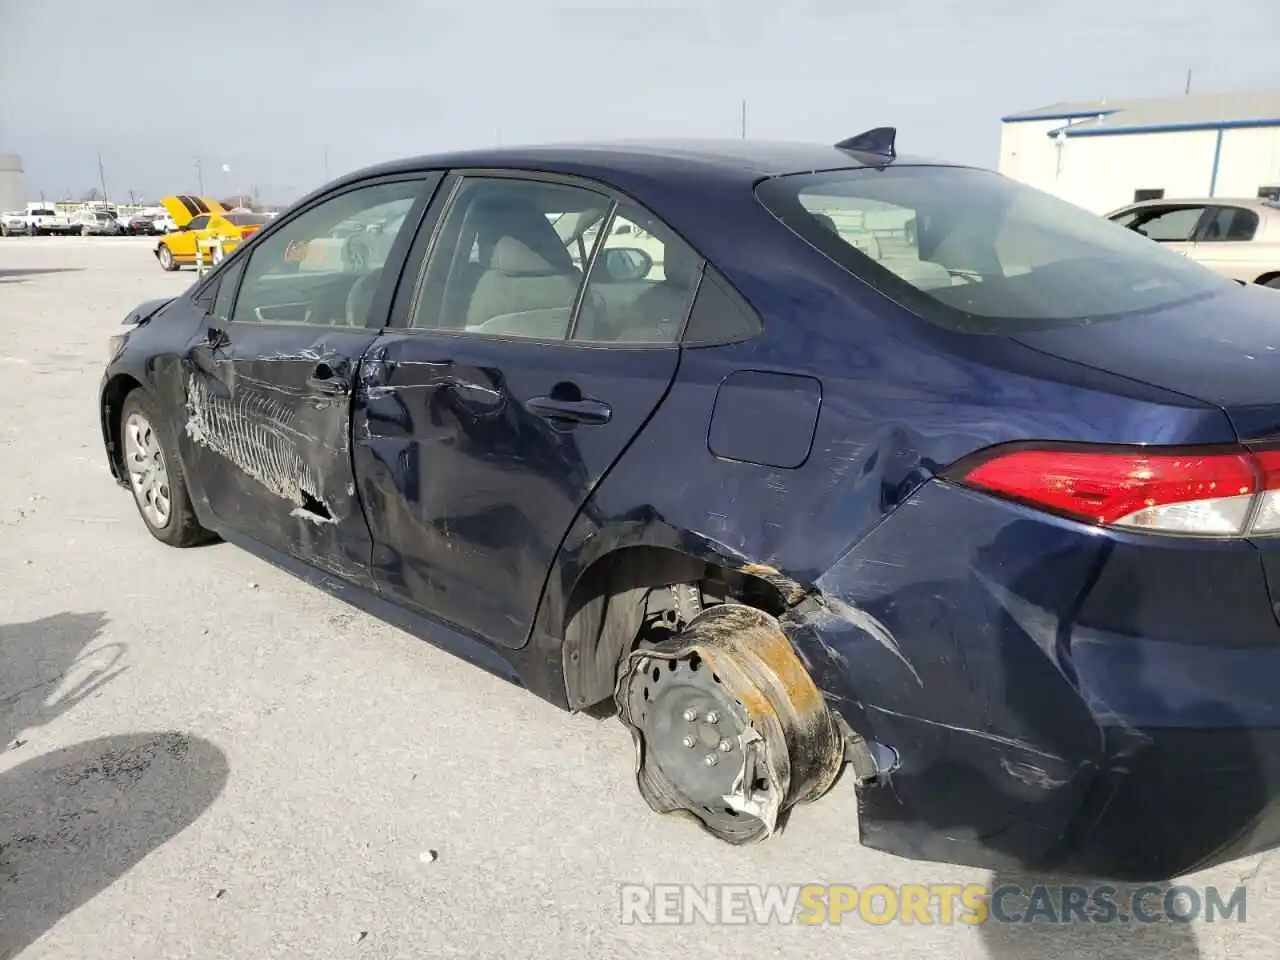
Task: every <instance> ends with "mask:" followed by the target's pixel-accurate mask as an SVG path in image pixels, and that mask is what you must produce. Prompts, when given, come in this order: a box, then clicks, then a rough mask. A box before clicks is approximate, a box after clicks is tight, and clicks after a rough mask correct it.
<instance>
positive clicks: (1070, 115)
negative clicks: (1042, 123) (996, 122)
mask: <svg viewBox="0 0 1280 960" xmlns="http://www.w3.org/2000/svg"><path fill="white" fill-rule="evenodd" d="M1123 110H1124V108H1123V107H1113V108H1108V109H1098V110H1066V111H1063V112H1061V113H1043V112H1037V113H1011V114H1009V116H1007V117H1001V118H1000V122H1001V123H1028V122H1030V121H1033V120H1087V119H1091V118H1093V117H1109V116H1111V115H1112V114H1113V113H1121V112H1122V111H1123Z"/></svg>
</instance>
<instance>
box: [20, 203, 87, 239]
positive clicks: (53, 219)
mask: <svg viewBox="0 0 1280 960" xmlns="http://www.w3.org/2000/svg"><path fill="white" fill-rule="evenodd" d="M22 220H23V224H24V226H25V232H26V234H27V235H28V236H37V235H40V234H50V233H62V234H67V233H73V232H75V228H74V227H73V226H72V224H71V221H70V219H68V218H67V217H65V216H63V215H62V214H60V213H58V211H57V210H55V209H54V208H53V207H48V206H29V207H27V212H26V213H25V214H23V217H22Z"/></svg>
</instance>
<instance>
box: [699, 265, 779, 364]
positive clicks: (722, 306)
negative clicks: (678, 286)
mask: <svg viewBox="0 0 1280 960" xmlns="http://www.w3.org/2000/svg"><path fill="white" fill-rule="evenodd" d="M763 329H764V327H763V324H761V322H760V317H759V315H757V314H756V312H755V311H754V310H753V309H751V307H750V306H749V305H748V304H747V302H746V301H745V300H744V299H743V298H742V297H741V296H740V295H739V294H738V292H737V291H736V290H734V289H733V287H731V286H730V285H729V283H728V281H727V280H725V279H724V277H722V276H720V272H719V271H718V270H716V269H715V268H714V267H711V266H708V267H706V269H705V270H704V271H703V274H702V282H701V283H700V284H698V296H697V298H696V299H695V300H694V301H693V310H692V311H691V312H690V313H689V323H688V325H687V326H686V327H685V331H684V345H685V346H686V347H705V346H712V345H714V344H719V343H736V342H738V341H741V340H750V339H751V338H752V337H754V336H755V335H756V334H758V333H760V332H761V330H763Z"/></svg>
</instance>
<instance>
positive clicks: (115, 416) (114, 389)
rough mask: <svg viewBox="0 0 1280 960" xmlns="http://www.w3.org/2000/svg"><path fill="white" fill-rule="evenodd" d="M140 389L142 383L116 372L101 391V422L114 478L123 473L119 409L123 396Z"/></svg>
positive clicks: (125, 374)
mask: <svg viewBox="0 0 1280 960" xmlns="http://www.w3.org/2000/svg"><path fill="white" fill-rule="evenodd" d="M140 389H142V384H141V383H139V382H138V381H137V380H135V379H134V378H133V377H131V376H129V375H128V374H127V373H118V374H116V375H115V376H114V377H112V378H111V379H110V380H109V381H107V386H106V388H105V389H104V390H103V391H102V422H103V424H104V425H105V427H106V432H107V453H108V455H109V456H110V457H111V462H112V464H114V466H115V469H116V478H117V479H119V478H120V477H122V476H123V475H124V455H123V453H122V452H121V445H120V411H121V410H122V409H123V407H124V401H125V397H127V396H129V394H131V393H132V392H133V391H134V390H140Z"/></svg>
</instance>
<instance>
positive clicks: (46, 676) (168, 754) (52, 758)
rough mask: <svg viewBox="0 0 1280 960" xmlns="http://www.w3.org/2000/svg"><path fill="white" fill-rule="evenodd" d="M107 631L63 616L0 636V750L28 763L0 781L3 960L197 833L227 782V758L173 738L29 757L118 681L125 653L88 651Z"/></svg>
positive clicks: (103, 743)
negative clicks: (183, 834)
mask: <svg viewBox="0 0 1280 960" xmlns="http://www.w3.org/2000/svg"><path fill="white" fill-rule="evenodd" d="M105 624H106V618H105V616H103V614H101V613H86V614H73V613H62V614H57V615H55V616H51V617H44V618H42V619H40V620H34V621H30V622H27V623H17V624H6V625H0V737H3V740H2V741H0V750H3V751H4V752H5V760H6V761H11V760H12V759H13V758H14V757H16V756H20V755H23V754H24V753H30V754H32V756H31V757H30V759H26V760H25V761H24V762H21V763H19V764H18V765H17V766H14V767H10V768H9V769H5V770H3V771H0V960H9V958H11V957H16V956H17V955H18V954H19V953H21V952H22V951H23V950H25V949H26V948H27V947H28V946H30V945H31V944H32V943H33V942H34V941H35V940H37V939H39V938H40V937H41V936H43V935H44V933H46V932H47V931H48V930H49V929H50V928H51V927H53V926H54V925H55V924H56V923H57V922H58V921H59V920H61V919H62V918H63V917H64V916H66V915H67V914H69V913H70V912H71V911H73V910H75V909H76V908H77V907H79V906H81V905H82V904H84V903H86V902H87V901H89V900H90V899H92V898H93V897H94V896H96V895H97V894H98V893H100V892H101V891H102V890H104V889H106V888H107V887H108V886H110V885H111V884H112V883H114V882H115V880H117V879H118V878H119V877H121V876H122V875H123V874H124V873H125V872H126V871H128V870H129V869H130V868H132V867H133V866H134V865H136V864H137V863H138V862H139V861H141V860H142V859H143V858H144V857H145V856H147V855H148V854H149V853H151V852H152V851H154V850H155V849H157V848H158V847H160V846H161V845H162V844H164V843H165V842H166V841H167V840H169V839H170V838H171V837H173V836H175V835H176V834H178V833H179V832H180V831H181V830H183V829H184V828H185V827H187V826H189V825H190V824H191V823H193V822H194V821H195V820H196V819H197V818H198V817H199V816H200V814H201V813H202V812H203V811H204V810H206V809H207V808H208V807H209V805H210V804H212V803H213V801H214V799H216V797H217V796H218V795H219V794H220V793H221V791H222V788H223V785H224V784H225V783H226V780H227V770H228V767H227V761H226V757H225V756H224V755H223V753H222V751H220V750H219V749H218V748H217V747H216V746H214V745H213V744H211V743H208V742H206V741H203V740H199V739H197V738H194V737H190V736H187V735H185V734H182V733H179V732H176V731H159V732H145V733H131V734H121V735H117V736H109V737H101V738H98V739H95V740H90V741H87V742H84V743H78V744H74V745H72V746H69V747H64V748H61V749H58V750H53V751H50V752H46V753H36V749H37V747H36V746H34V745H33V744H32V740H33V739H36V738H35V737H34V733H35V732H36V731H38V729H39V728H40V727H43V726H45V725H46V724H48V723H50V722H52V721H53V720H55V719H57V718H58V717H59V716H61V715H62V714H63V713H65V712H67V711H68V710H70V709H72V708H73V707H75V706H76V705H77V704H79V703H81V702H82V701H84V700H85V699H86V698H88V697H91V696H94V695H95V694H97V693H98V692H100V691H101V689H102V687H103V686H104V685H105V684H108V683H110V682H111V681H112V680H113V679H115V678H116V677H118V676H119V675H120V674H121V673H122V672H123V670H124V669H125V668H124V667H121V666H119V665H118V664H119V661H120V659H121V657H122V656H123V653H124V647H123V646H122V645H120V644H106V645H101V646H98V647H96V648H94V649H92V650H86V649H85V648H86V647H87V646H88V645H89V644H90V643H91V642H92V641H93V640H94V639H95V638H96V637H97V636H98V635H99V634H100V632H101V631H102V628H103V627H104V626H105Z"/></svg>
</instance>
